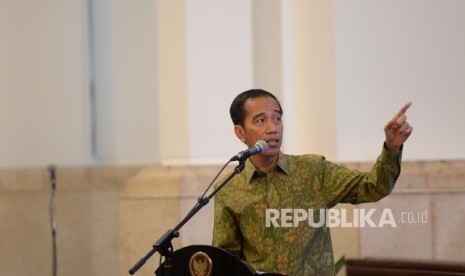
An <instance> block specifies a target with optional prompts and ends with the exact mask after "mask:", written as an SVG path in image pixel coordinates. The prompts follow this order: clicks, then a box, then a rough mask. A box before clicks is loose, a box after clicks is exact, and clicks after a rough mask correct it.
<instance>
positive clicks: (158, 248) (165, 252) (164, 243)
mask: <svg viewBox="0 0 465 276" xmlns="http://www.w3.org/2000/svg"><path fill="white" fill-rule="evenodd" d="M246 160H247V159H246V158H245V159H243V160H239V165H237V166H236V168H235V169H234V171H233V173H232V174H231V175H230V176H228V177H227V178H226V179H225V180H224V181H223V182H222V183H221V184H220V185H219V186H218V187H217V188H216V189H214V190H213V192H212V193H211V194H209V195H208V196H207V197H204V196H202V197H200V198H199V199H198V201H197V203H196V204H195V206H194V207H193V208H192V210H191V211H190V212H189V213H188V214H187V215H186V217H185V218H184V219H183V220H182V221H181V222H179V224H178V225H176V227H174V228H173V229H170V230H168V231H167V232H166V233H165V234H164V235H163V236H161V238H159V239H158V241H157V242H156V243H155V244H154V245H153V246H152V250H150V251H149V252H148V253H147V254H146V255H145V256H144V257H143V258H142V259H140V260H139V261H138V262H137V263H136V264H135V265H134V266H133V267H132V268H131V269H130V270H129V274H131V275H134V273H136V272H137V271H138V270H139V269H140V268H141V267H142V266H143V265H144V264H145V263H146V262H147V260H148V259H149V258H150V257H152V255H153V254H155V253H156V252H158V253H160V255H161V256H162V257H165V263H164V265H163V268H164V273H165V276H169V275H170V273H171V270H172V268H173V265H172V253H173V245H172V243H171V240H172V239H174V238H177V237H179V230H180V229H181V227H183V226H184V224H186V223H187V222H188V221H189V220H190V219H191V218H192V217H193V216H194V215H195V214H197V212H198V211H200V209H202V207H204V206H205V205H207V204H208V202H209V201H210V199H211V198H212V197H213V196H214V195H215V194H216V193H218V192H219V191H220V190H221V189H222V188H223V187H224V186H225V185H226V184H227V183H228V182H229V181H230V180H231V179H232V178H233V177H234V176H235V175H236V174H238V173H240V172H241V171H242V170H243V169H244V167H245V161H246ZM228 163H229V162H228Z"/></svg>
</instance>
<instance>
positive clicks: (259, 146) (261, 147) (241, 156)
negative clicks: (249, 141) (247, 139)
mask: <svg viewBox="0 0 465 276" xmlns="http://www.w3.org/2000/svg"><path fill="white" fill-rule="evenodd" d="M267 150H268V143H267V142H265V141H263V140H258V141H257V143H255V145H254V146H253V147H250V148H248V149H246V150H244V151H241V152H239V153H238V154H236V155H234V156H233V157H232V158H231V159H230V160H229V161H244V160H245V159H247V158H249V157H250V156H252V155H254V154H258V153H264V152H266V151H267Z"/></svg>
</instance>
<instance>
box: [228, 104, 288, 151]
mask: <svg viewBox="0 0 465 276" xmlns="http://www.w3.org/2000/svg"><path fill="white" fill-rule="evenodd" d="M244 110H245V118H244V124H243V126H240V125H236V126H234V132H235V133H236V136H237V137H238V138H239V139H240V140H241V141H242V142H244V143H246V144H247V146H248V147H252V146H253V145H255V143H256V142H257V141H258V140H264V141H266V142H267V143H268V146H269V148H268V151H267V152H266V153H264V155H265V156H268V157H274V156H277V155H278V153H279V151H280V149H281V144H282V136H283V122H282V120H281V117H282V116H281V113H282V112H281V109H280V108H279V105H278V103H277V102H276V100H275V99H273V98H272V97H268V96H261V97H256V98H253V99H248V100H247V101H246V102H245V104H244Z"/></svg>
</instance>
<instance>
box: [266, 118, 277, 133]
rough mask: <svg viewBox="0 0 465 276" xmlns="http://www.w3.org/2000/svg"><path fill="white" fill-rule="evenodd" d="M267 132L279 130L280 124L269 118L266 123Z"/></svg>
mask: <svg viewBox="0 0 465 276" xmlns="http://www.w3.org/2000/svg"><path fill="white" fill-rule="evenodd" d="M266 132H267V133H276V132H278V124H277V123H276V122H274V121H273V120H268V121H267V124H266Z"/></svg>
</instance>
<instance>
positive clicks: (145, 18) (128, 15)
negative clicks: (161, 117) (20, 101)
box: [92, 0, 160, 165]
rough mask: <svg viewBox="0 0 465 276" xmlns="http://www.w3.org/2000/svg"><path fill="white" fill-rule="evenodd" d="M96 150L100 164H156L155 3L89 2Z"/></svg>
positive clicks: (157, 139) (157, 142)
mask: <svg viewBox="0 0 465 276" xmlns="http://www.w3.org/2000/svg"><path fill="white" fill-rule="evenodd" d="M92 10H93V17H92V22H93V26H92V27H93V45H94V80H95V95H96V114H95V115H96V119H97V124H96V131H97V133H96V139H97V141H96V148H97V158H98V159H99V161H100V163H101V164H106V165H109V164H142V163H153V162H157V161H158V160H159V149H158V146H159V143H160V138H159V136H158V110H157V104H158V102H157V101H158V99H157V93H156V92H157V68H156V65H157V55H156V54H157V43H156V42H157V32H156V31H157V29H156V24H157V22H156V6H155V3H154V1H149V0H146V1H138V2H137V4H134V3H132V2H128V1H93V5H92Z"/></svg>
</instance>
